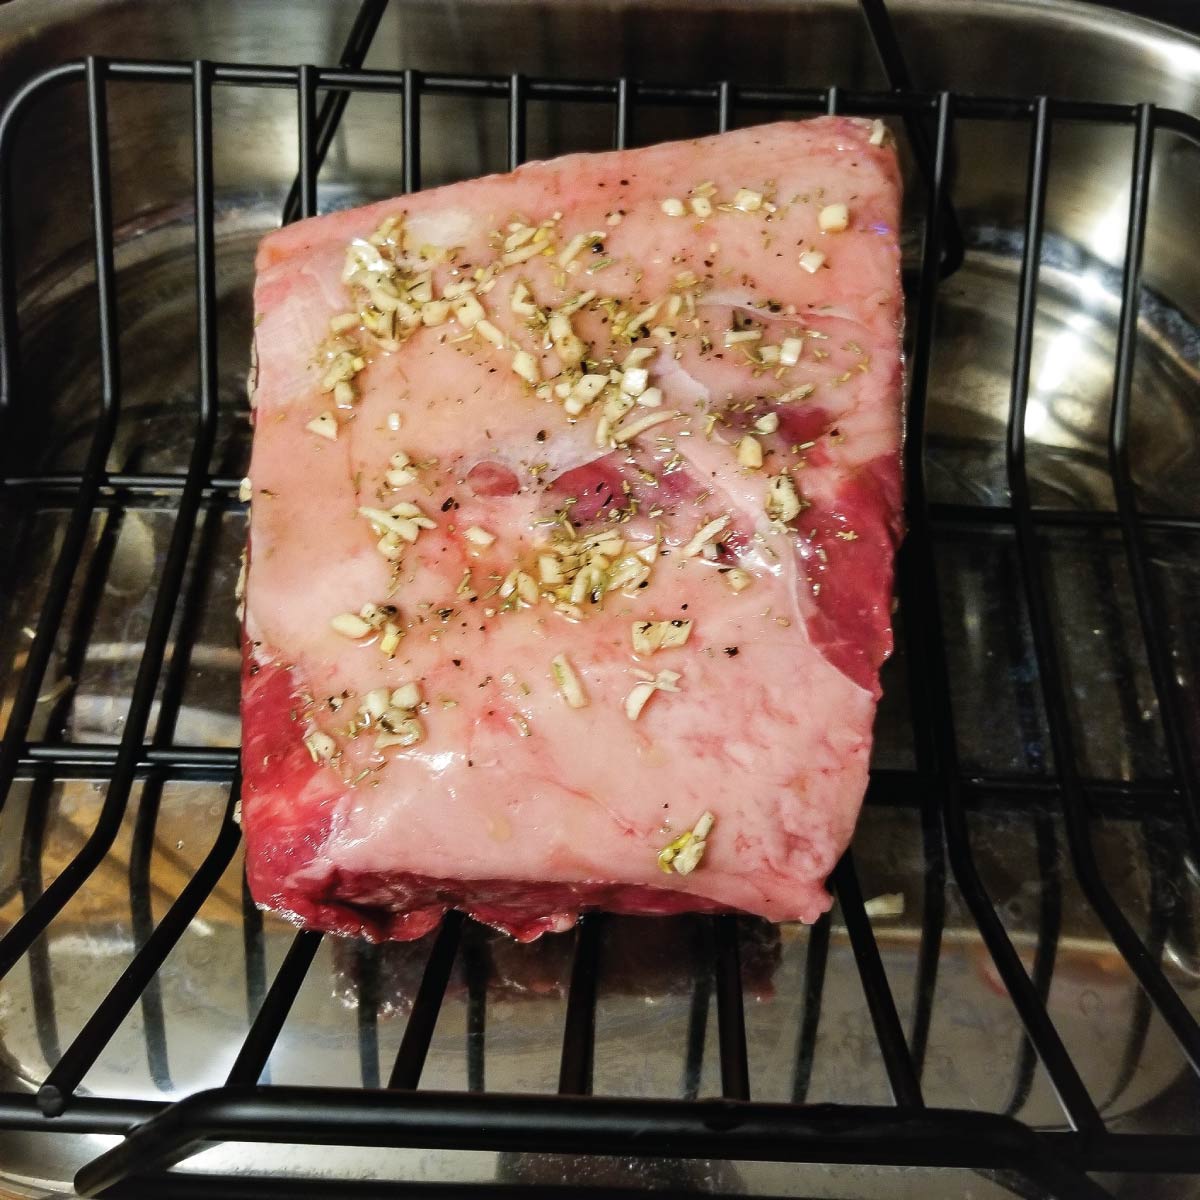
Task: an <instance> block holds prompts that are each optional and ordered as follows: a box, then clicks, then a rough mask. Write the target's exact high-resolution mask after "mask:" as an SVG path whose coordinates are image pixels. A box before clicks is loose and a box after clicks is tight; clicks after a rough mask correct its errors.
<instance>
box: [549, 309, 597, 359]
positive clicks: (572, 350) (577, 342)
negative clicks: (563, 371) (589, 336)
mask: <svg viewBox="0 0 1200 1200" xmlns="http://www.w3.org/2000/svg"><path fill="white" fill-rule="evenodd" d="M548 329H549V333H550V340H551V342H553V343H554V349H555V351H557V353H558V357H559V358H560V359H561V360H562V364H563V366H564V367H574V366H578V364H579V363H581V362H582V361H583V356H584V355H585V354H586V353H587V347H586V346H585V345H584V344H583V339H582V338H581V337H579V336H578V335H577V334H576V333H575V330H574V329H572V328H571V319H570V317H568V316H566V315H564V314H563V313H561V312H556V313H553V314H552V315H551V317H550V322H549V326H548Z"/></svg>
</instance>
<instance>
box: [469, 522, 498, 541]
mask: <svg viewBox="0 0 1200 1200" xmlns="http://www.w3.org/2000/svg"><path fill="white" fill-rule="evenodd" d="M463 537H465V538H466V539H467V541H468V542H470V543H471V544H472V545H474V546H490V545H491V544H492V543H493V542H494V541H495V540H496V535H495V534H494V533H488V531H487V530H486V529H482V528H480V526H478V525H472V526H471V527H470V528H469V529H468V530H467V531H466V533H464V534H463Z"/></svg>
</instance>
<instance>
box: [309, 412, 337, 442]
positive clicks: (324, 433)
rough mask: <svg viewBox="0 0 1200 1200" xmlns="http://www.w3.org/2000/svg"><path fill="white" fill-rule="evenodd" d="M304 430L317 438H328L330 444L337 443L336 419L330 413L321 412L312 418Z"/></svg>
mask: <svg viewBox="0 0 1200 1200" xmlns="http://www.w3.org/2000/svg"><path fill="white" fill-rule="evenodd" d="M304 428H305V429H307V430H308V431H309V432H310V433H315V434H317V435H318V436H319V437H323V438H328V439H329V440H330V441H331V442H336V441H337V435H338V423H337V418H336V417H335V416H334V415H333V413H331V412H323V413H321V414H320V416H316V417H313V419H312V420H311V421H309V422H308V424H307V425H305V426H304Z"/></svg>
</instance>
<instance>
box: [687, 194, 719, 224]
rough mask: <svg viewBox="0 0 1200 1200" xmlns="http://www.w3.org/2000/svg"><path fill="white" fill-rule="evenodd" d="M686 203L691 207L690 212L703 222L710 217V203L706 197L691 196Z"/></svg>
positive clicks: (711, 208) (711, 207)
mask: <svg viewBox="0 0 1200 1200" xmlns="http://www.w3.org/2000/svg"><path fill="white" fill-rule="evenodd" d="M688 203H689V204H690V205H691V209H692V212H694V213H695V214H696V216H698V217H699V218H700V220H702V221H703V220H704V219H705V218H706V217H711V216H712V210H713V206H712V201H711V200H710V199H709V198H708V197H707V196H693V197H692V198H691V200H690V201H688Z"/></svg>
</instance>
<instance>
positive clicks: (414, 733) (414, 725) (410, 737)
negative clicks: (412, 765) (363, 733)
mask: <svg viewBox="0 0 1200 1200" xmlns="http://www.w3.org/2000/svg"><path fill="white" fill-rule="evenodd" d="M380 724H381V725H382V726H383V727H384V728H383V730H382V732H381V733H379V734H378V735H377V736H376V738H375V749H376V750H386V749H387V748H388V747H389V746H415V745H416V743H417V742H419V741H420V740H421V739H422V738H423V737H424V736H425V730H424V728H423V727H422V725H421V722H420V721H419V720H418V719H417V718H416V717H406V716H402V715H399V716H398V719H393V718H392V715H391V714H390V713H389V714H385V715H384V717H383V718H382V720H381V721H380ZM388 726H391V728H388Z"/></svg>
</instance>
